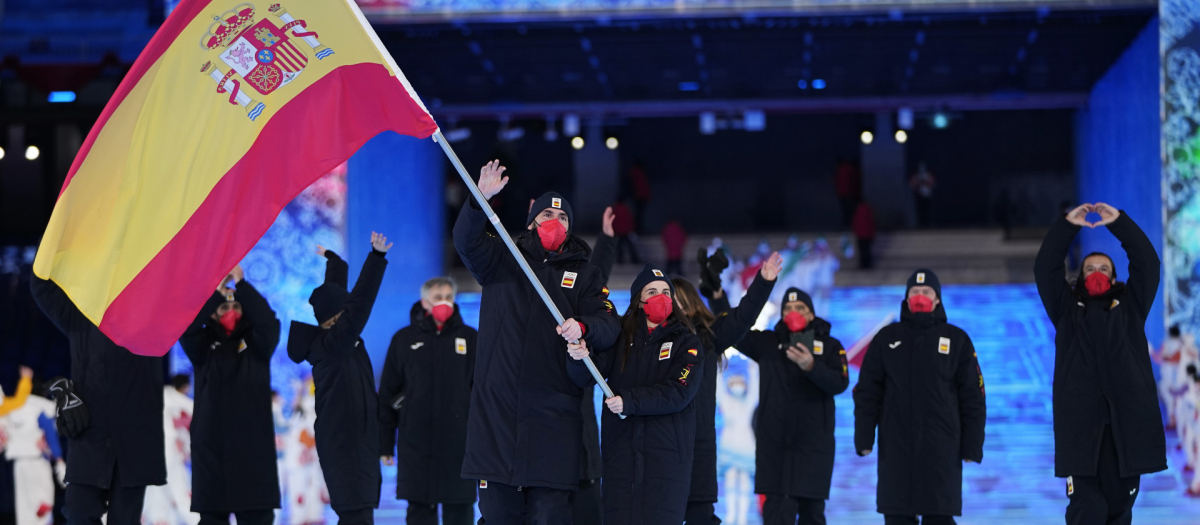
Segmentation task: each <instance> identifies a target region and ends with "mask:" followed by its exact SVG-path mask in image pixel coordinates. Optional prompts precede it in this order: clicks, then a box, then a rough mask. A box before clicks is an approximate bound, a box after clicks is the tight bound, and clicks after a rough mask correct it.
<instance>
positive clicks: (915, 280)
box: [904, 268, 942, 299]
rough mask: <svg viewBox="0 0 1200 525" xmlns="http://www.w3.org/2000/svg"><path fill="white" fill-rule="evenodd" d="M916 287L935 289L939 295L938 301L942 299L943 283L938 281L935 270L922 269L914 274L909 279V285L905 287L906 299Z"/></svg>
mask: <svg viewBox="0 0 1200 525" xmlns="http://www.w3.org/2000/svg"><path fill="white" fill-rule="evenodd" d="M914 286H928V287H930V288H933V291H934V293H936V294H937V296H938V299H941V298H942V283H941V281H938V277H937V274H936V273H933V270H930V269H927V268H921V269H920V270H917V271H915V272H913V274H912V275H910V276H909V277H908V283H907V284H906V285H905V287H904V297H908V292H909V290H912V288H913V287H914Z"/></svg>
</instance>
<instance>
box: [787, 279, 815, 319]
mask: <svg viewBox="0 0 1200 525" xmlns="http://www.w3.org/2000/svg"><path fill="white" fill-rule="evenodd" d="M796 301H800V302H802V303H804V305H805V306H807V307H808V311H810V312H812V313H813V315H816V314H817V309H816V308H813V302H812V297H809V296H808V294H806V293H804V290H801V289H799V288H796V287H795V286H793V287H791V288H788V290H787V293H784V294H783V303H782V304H780V305H779V311H781V312H782V311H783V307H785V306H787V304H788V303H793V302H796Z"/></svg>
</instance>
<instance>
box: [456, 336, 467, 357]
mask: <svg viewBox="0 0 1200 525" xmlns="http://www.w3.org/2000/svg"><path fill="white" fill-rule="evenodd" d="M454 353H456V354H458V355H467V340H466V339H463V338H461V337H455V338H454Z"/></svg>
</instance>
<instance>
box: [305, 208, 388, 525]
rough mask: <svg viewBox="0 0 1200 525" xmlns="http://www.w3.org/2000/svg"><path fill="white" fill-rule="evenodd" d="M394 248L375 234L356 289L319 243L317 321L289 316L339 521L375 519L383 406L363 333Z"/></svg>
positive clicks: (358, 524)
mask: <svg viewBox="0 0 1200 525" xmlns="http://www.w3.org/2000/svg"><path fill="white" fill-rule="evenodd" d="M391 247H392V244H391V243H389V242H388V240H387V237H384V236H383V235H382V234H379V233H374V232H372V233H371V253H370V255H367V257H366V260H365V261H363V269H362V272H360V273H359V274H358V282H357V283H355V284H354V290H353V291H346V284H347V281H348V280H349V275H348V274H349V270H350V267H349V266H348V265H347V264H346V261H343V260H342V258H341V257H338V255H337V254H336V253H333V251H332V250H326V249H325V248H323V247H321V246H317V253H318V254H319V255H321V256H323V257H325V259H327V261H326V263H325V283H324V284H322V285H321V286H318V287H317V289H316V290H313V293H312V295H311V296H310V297H309V298H308V302H309V304H311V305H312V307H313V314H314V315H315V316H316V318H317V322H319V323H321V324H320V326H313V325H309V324H305V323H301V322H299V321H292V327H291V331H290V332H289V334H288V357H290V358H291V359H292V361H293V362H296V363H300V362H302V361H306V360H307V361H308V362H309V363H311V364H312V367H313V371H312V374H313V383H314V385H315V387H316V396H317V400H316V407H315V409H316V413H317V421H316V425H315V429H314V430H315V431H316V436H314V437H315V438H316V445H317V459H318V460H320V462H321V472H323V473H324V475H325V485H326V486H327V487H328V488H329V503H330V506H332V507H333V510H334V512H337V515H338V518H339V523H341V524H344V525H364V524H367V525H369V524H371V523H374V522H375V515H374V509H375V508H376V507H378V506H379V490H380V485H381V483H382V477H381V475H380V472H379V456H380V454H379V407H378V404H379V403H378V399H377V396H376V394H375V372H374V371H373V370H372V368H371V356H370V355H368V354H367V349H366V347H365V346H364V345H363V340H362V337H361V334H362V331H363V328H364V327H366V325H367V320H368V319H369V318H370V317H371V309H372V308H373V307H374V306H375V297H376V296H377V295H378V294H379V285H380V284H381V283H382V282H383V272H384V270H386V269H387V260H386V259H384V257H385V256H386V255H387V251H388V250H389V249H390V248H391Z"/></svg>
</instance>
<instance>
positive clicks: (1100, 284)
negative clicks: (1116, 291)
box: [1083, 272, 1112, 297]
mask: <svg viewBox="0 0 1200 525" xmlns="http://www.w3.org/2000/svg"><path fill="white" fill-rule="evenodd" d="M1083 287H1084V288H1087V291H1088V294H1090V295H1091V296H1092V297H1096V296H1098V295H1104V294H1105V293H1108V290H1109V289H1110V288H1112V279H1109V278H1108V274H1106V273H1104V272H1092V273H1091V274H1089V275H1088V276H1087V277H1085V278H1084V279H1083Z"/></svg>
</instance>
